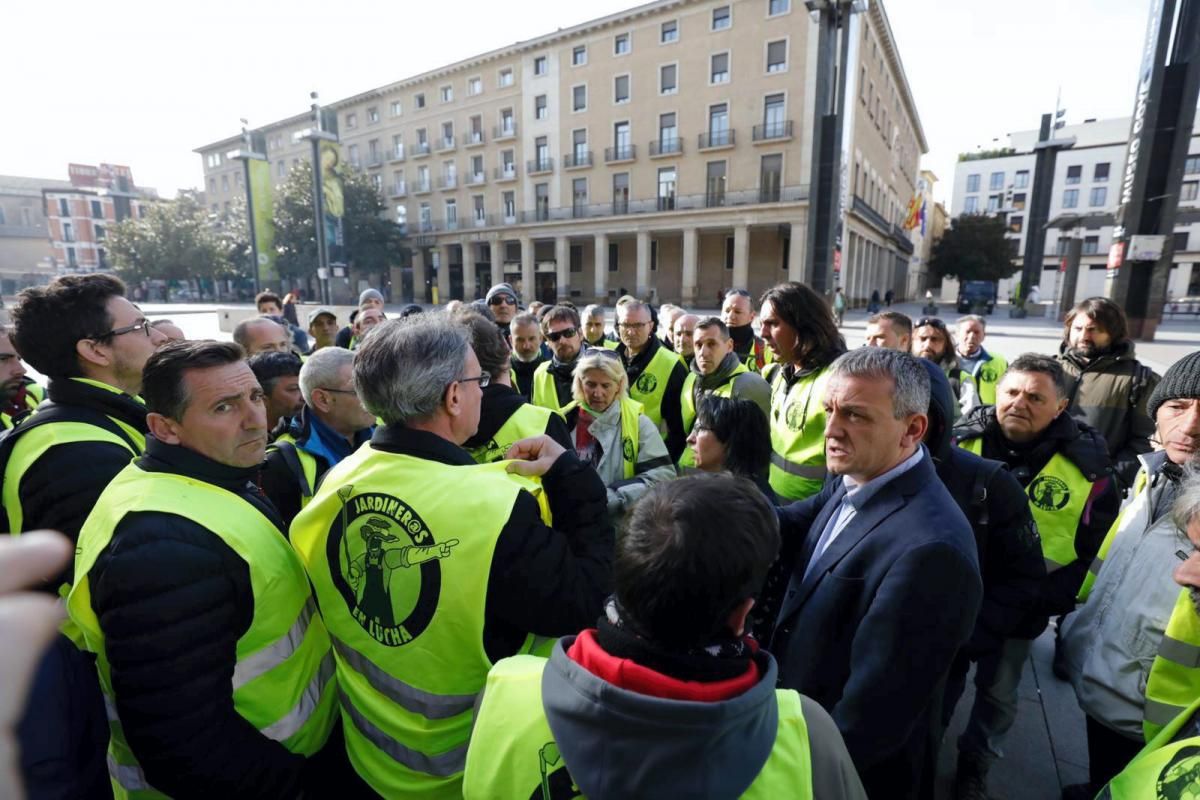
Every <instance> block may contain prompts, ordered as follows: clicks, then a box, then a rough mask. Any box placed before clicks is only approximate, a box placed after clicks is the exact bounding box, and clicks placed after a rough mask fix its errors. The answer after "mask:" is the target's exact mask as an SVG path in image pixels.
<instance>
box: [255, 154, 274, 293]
mask: <svg viewBox="0 0 1200 800" xmlns="http://www.w3.org/2000/svg"><path fill="white" fill-rule="evenodd" d="M248 165H249V168H250V205H251V207H252V208H253V209H254V218H253V219H251V220H250V224H251V225H253V226H254V244H255V248H256V249H257V250H258V276H259V280H260V281H261V282H262V283H263V284H264V285H269V284H273V283H275V282H277V281H278V280H279V273H278V272H277V271H276V270H275V197H274V189H273V188H272V186H271V163H270V162H269V161H263V160H261V159H257V158H251V159H249V161H248Z"/></svg>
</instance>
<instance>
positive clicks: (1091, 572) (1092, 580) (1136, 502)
mask: <svg viewBox="0 0 1200 800" xmlns="http://www.w3.org/2000/svg"><path fill="white" fill-rule="evenodd" d="M1149 482H1150V481H1149V478H1148V476H1147V474H1146V468H1145V467H1142V468H1141V469H1140V470H1139V471H1138V474H1137V478H1135V479H1134V481H1133V498H1132V499H1131V500H1130V502H1129V504H1128V505H1126V506H1125V507H1124V508H1122V509H1121V513H1120V514H1117V518H1116V519H1115V520H1113V524H1112V525H1110V526H1109V528H1108V533H1106V534H1105V535H1104V541H1103V542H1101V543H1100V550H1099V551H1098V552H1097V553H1096V557H1095V558H1094V559H1092V563H1091V564H1089V565H1088V574H1087V575H1086V576H1085V577H1084V579H1083V586H1081V587H1080V589H1079V596H1078V597H1077V598H1076V599H1077V600H1078V601H1079V602H1081V603H1082V602H1084V601H1085V600H1087V599H1088V595H1090V594H1091V593H1092V587H1093V586H1095V585H1096V578H1097V577H1098V576H1099V575H1100V568H1101V567H1103V566H1104V559H1106V558H1108V551H1109V550H1111V549H1112V545H1113V541H1114V540H1115V539H1116V538H1117V531H1119V530H1120V529H1121V527H1122V525H1123V524H1124V523H1125V520H1126V519H1135V518H1136V517H1137V515H1138V512H1139V511H1140V510H1141V508H1140V507H1141V506H1143V505H1145V504H1146V503H1147V502H1149V495H1147V496H1144V497H1143V496H1142V490H1143V489H1145V488H1146V486H1147V484H1149ZM1135 506H1137V508H1135Z"/></svg>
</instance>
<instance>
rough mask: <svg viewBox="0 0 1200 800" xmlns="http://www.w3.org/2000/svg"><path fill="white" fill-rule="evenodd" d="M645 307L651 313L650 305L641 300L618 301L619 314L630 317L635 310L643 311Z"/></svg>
mask: <svg viewBox="0 0 1200 800" xmlns="http://www.w3.org/2000/svg"><path fill="white" fill-rule="evenodd" d="M643 309H645V311H646V313H647V314H649V313H650V306H649V305H648V304H647V303H643V302H642V301H641V300H630V301H629V302H628V303H618V304H617V316H619V317H628V316H629V315H630V314H632V313H633V312H635V311H641V310H643ZM653 318H654V316H653V315H651V319H653Z"/></svg>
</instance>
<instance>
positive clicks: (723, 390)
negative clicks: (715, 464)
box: [679, 364, 750, 469]
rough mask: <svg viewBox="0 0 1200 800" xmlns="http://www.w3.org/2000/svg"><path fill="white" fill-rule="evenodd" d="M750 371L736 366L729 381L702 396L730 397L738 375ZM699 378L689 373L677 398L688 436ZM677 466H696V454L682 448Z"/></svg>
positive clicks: (743, 365)
mask: <svg viewBox="0 0 1200 800" xmlns="http://www.w3.org/2000/svg"><path fill="white" fill-rule="evenodd" d="M749 371H750V369H749V368H748V367H747V366H746V365H745V364H738V365H737V368H736V369H735V370H734V371H733V372H732V373H731V374H730V375H729V379H728V380H726V381H725V382H724V383H722V384H721V385H720V386H718V387H716V388H715V389H709V390H708V391H706V392H703V394H711V395H715V396H717V397H732V396H733V383H734V381H735V380H736V379H737V376H738V375H742V374H744V373H747V372H749ZM698 378H699V376H698V375H697V374H696V373H694V372H689V373H688V376H687V379H686V380H684V382H683V393H682V394H681V395H680V396H679V404H680V406H681V407H682V409H681V410H682V411H683V430H684V431H685V432H687V434H688V435H689V436H691V434H692V427H693V426H694V425H695V424H696V381H697V379H698ZM679 466H680V467H683V468H684V469H688V468H691V467H695V466H696V454H695V453H693V452H692V448H691V447H690V446H689V447H685V448H683V454H682V455H680V456H679Z"/></svg>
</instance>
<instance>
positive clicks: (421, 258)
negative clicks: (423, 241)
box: [412, 247, 429, 303]
mask: <svg viewBox="0 0 1200 800" xmlns="http://www.w3.org/2000/svg"><path fill="white" fill-rule="evenodd" d="M412 279H413V302H414V303H428V302H429V299H428V298H427V297H426V296H425V249H424V248H422V247H414V248H413V251H412Z"/></svg>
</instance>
